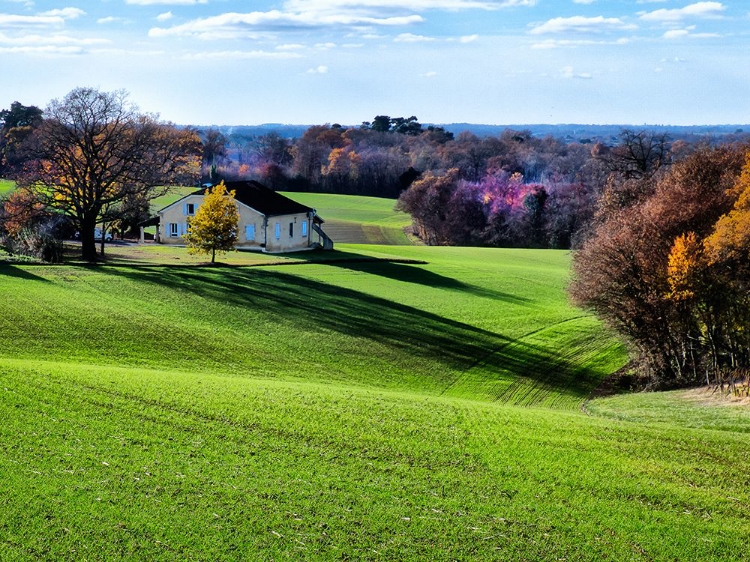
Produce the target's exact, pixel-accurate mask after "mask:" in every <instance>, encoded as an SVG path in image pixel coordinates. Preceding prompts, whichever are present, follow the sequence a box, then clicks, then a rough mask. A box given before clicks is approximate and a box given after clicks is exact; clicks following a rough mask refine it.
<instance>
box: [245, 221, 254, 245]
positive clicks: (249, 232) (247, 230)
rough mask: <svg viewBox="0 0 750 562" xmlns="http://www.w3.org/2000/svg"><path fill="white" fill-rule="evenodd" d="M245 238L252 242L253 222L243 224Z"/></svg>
mask: <svg viewBox="0 0 750 562" xmlns="http://www.w3.org/2000/svg"><path fill="white" fill-rule="evenodd" d="M245 240H247V241H248V242H252V241H254V240H255V225H254V224H246V225H245Z"/></svg>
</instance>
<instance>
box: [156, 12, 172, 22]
mask: <svg viewBox="0 0 750 562" xmlns="http://www.w3.org/2000/svg"><path fill="white" fill-rule="evenodd" d="M173 17H174V15H173V14H172V12H164V13H163V14H159V15H158V16H156V21H167V20H171V19H172V18H173Z"/></svg>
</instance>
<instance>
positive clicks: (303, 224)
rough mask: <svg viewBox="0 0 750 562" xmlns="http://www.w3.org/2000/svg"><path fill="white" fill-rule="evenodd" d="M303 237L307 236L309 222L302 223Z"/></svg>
mask: <svg viewBox="0 0 750 562" xmlns="http://www.w3.org/2000/svg"><path fill="white" fill-rule="evenodd" d="M302 236H307V221H302Z"/></svg>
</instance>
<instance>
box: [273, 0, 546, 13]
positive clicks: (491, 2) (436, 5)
mask: <svg viewBox="0 0 750 562" xmlns="http://www.w3.org/2000/svg"><path fill="white" fill-rule="evenodd" d="M536 2H537V0H287V2H286V3H285V4H284V6H285V8H286V9H287V10H289V11H299V12H308V11H314V12H330V11H341V10H342V9H343V10H358V11H359V10H394V9H399V10H410V11H425V10H450V11H456V10H472V9H479V10H497V9H502V8H512V7H519V6H534V5H536Z"/></svg>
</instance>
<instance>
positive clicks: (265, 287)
mask: <svg viewBox="0 0 750 562" xmlns="http://www.w3.org/2000/svg"><path fill="white" fill-rule="evenodd" d="M108 271H109V272H110V273H111V274H112V275H119V276H124V277H128V278H131V279H134V280H137V281H139V282H142V283H153V284H156V285H159V286H164V287H168V288H171V289H174V290H175V291H180V292H187V293H194V294H196V295H199V296H200V297H202V298H204V299H209V300H215V301H217V302H220V303H223V304H230V305H233V306H235V307H238V308H240V309H243V308H244V309H247V310H248V311H249V312H250V311H252V312H254V313H257V312H261V313H263V314H264V315H266V316H268V317H270V318H275V319H277V320H278V321H279V322H285V323H287V324H288V325H291V326H293V327H295V328H296V329H298V330H299V331H300V333H303V332H315V331H317V332H319V333H320V337H321V338H325V337H326V333H327V332H338V333H341V334H344V335H346V336H350V337H353V338H361V339H362V340H363V346H362V350H363V351H362V353H363V354H366V353H368V350H367V348H366V342H367V341H372V342H377V343H379V344H381V345H384V346H386V347H391V348H396V349H399V350H401V351H402V352H405V353H406V354H408V355H410V356H415V357H423V358H427V359H431V360H433V361H438V362H441V363H443V364H445V365H447V366H448V367H450V368H451V369H452V370H453V371H454V372H455V375H454V376H453V377H452V378H451V380H441V381H438V386H439V385H441V384H442V385H443V386H444V388H446V389H447V388H449V387H450V386H451V385H453V384H454V383H455V382H456V380H457V379H458V378H460V377H461V375H462V374H463V373H464V372H466V371H468V370H471V369H475V368H476V367H477V366H478V365H479V364H481V371H482V373H483V374H482V376H486V377H487V382H489V383H491V382H492V381H493V380H497V381H498V382H503V383H504V385H507V381H508V377H511V378H515V377H524V378H528V379H534V380H539V382H540V383H542V382H543V383H544V384H545V385H547V386H549V387H550V388H551V389H556V390H558V391H560V392H564V393H566V394H572V395H575V396H579V397H581V398H584V397H585V396H587V395H588V393H589V392H590V391H591V390H592V389H593V388H594V387H595V386H596V384H597V383H598V377H596V376H595V375H594V374H593V373H591V372H588V371H587V370H585V369H581V368H580V367H579V366H577V365H574V364H571V363H570V362H568V361H566V360H565V359H564V358H562V357H560V356H558V355H557V354H556V353H554V352H553V351H551V350H547V349H543V348H541V347H539V346H532V345H529V344H526V343H524V342H522V341H516V340H513V339H511V338H507V337H505V336H503V335H501V334H496V333H493V332H490V331H487V330H483V329H480V328H477V327H475V326H471V325H469V324H465V323H462V322H457V321H454V320H450V319H447V318H443V317H441V316H439V315H436V314H433V313H430V312H426V311H423V310H419V309H416V308H413V307H410V306H405V305H402V304H398V303H394V302H391V301H388V300H386V299H383V298H379V297H375V296H372V295H368V294H365V293H361V292H358V291H355V290H351V289H346V288H342V287H339V286H335V285H329V284H326V283H322V282H319V281H313V280H310V279H305V278H301V277H298V276H295V275H292V274H287V273H284V272H281V271H278V270H267V269H264V268H238V267H229V268H226V267H220V268H198V267H159V268H125V267H122V268H121V267H117V268H111V269H109V268H108ZM425 376H430V375H429V374H426V375H425ZM542 379H543V380H542ZM430 386H432V385H430Z"/></svg>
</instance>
